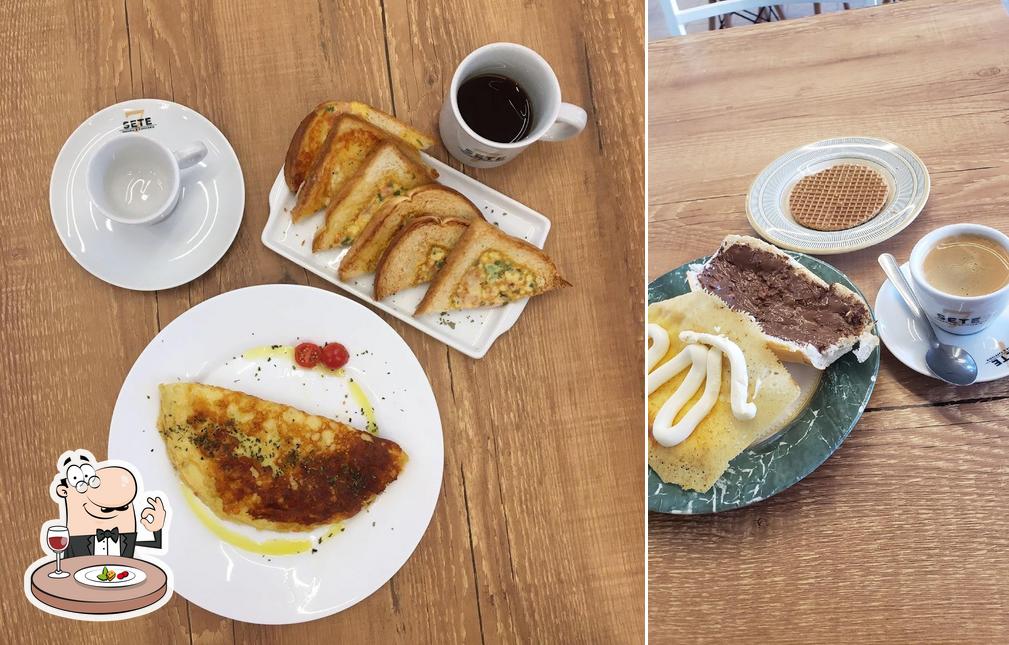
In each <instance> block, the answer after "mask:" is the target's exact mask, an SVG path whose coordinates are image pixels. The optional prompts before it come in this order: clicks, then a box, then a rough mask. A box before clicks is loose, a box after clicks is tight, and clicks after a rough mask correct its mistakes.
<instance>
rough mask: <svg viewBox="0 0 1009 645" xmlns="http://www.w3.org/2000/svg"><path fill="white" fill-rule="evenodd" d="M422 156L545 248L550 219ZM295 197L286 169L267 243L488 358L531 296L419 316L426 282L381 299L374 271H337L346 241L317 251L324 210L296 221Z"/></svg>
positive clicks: (499, 221)
mask: <svg viewBox="0 0 1009 645" xmlns="http://www.w3.org/2000/svg"><path fill="white" fill-rule="evenodd" d="M422 156H423V158H424V161H425V162H426V163H427V164H428V165H429V166H431V167H432V168H434V169H435V170H437V171H438V174H439V177H438V182H439V183H441V184H444V185H445V186H448V187H449V188H454V189H455V190H457V191H459V192H460V193H462V194H463V195H465V196H466V197H468V198H469V199H470V201H472V202H473V203H474V204H476V206H477V208H479V209H480V212H481V213H483V216H484V218H485V219H486V220H487V221H488V222H490V223H491V224H496V225H497V226H498V227H500V229H501V230H502V231H504V232H505V233H508V234H509V235H514V236H515V237H519V238H521V239H523V240H525V241H527V242H529V243H531V244H534V245H536V246H537V247H539V248H543V245H544V244H545V243H546V240H547V234H548V233H549V232H550V220H548V219H547V218H546V217H544V216H543V215H540V214H539V213H537V212H536V211H534V210H532V209H531V208H529V207H528V206H524V205H522V204H520V203H519V202H517V201H515V200H514V199H512V198H511V197H507V196H505V195H502V194H501V193H499V192H498V191H496V190H494V189H492V188H489V187H487V186H485V185H484V184H481V183H480V182H478V181H477V180H475V179H473V178H472V177H468V176H467V175H464V174H463V173H461V172H459V171H458V170H456V169H455V168H452V167H451V166H448V165H446V164H444V163H442V162H440V161H438V160H437V159H435V158H434V157H431V156H430V155H427V154H423V155H422ZM294 201H295V194H294V193H292V192H291V191H290V190H288V188H287V184H286V183H285V182H284V171H283V169H281V171H280V173H279V174H278V175H277V180H276V181H275V182H274V183H273V188H272V189H271V190H270V218H269V219H268V220H267V222H266V228H265V229H263V244H265V245H266V247H267V248H269V249H272V250H273V251H276V252H277V253H279V254H280V255H282V256H284V257H285V258H287V259H288V260H291V261H292V262H294V263H295V264H298V265H299V266H302V267H304V268H305V269H308V270H309V271H311V272H312V273H314V274H316V275H317V276H319V277H321V278H323V279H324V280H327V281H329V282H331V283H333V284H335V285H336V286H338V287H340V288H341V289H343V290H344V291H347V292H348V293H352V294H354V295H355V296H357V297H358V298H360V299H361V300H364V301H365V302H367V303H368V304H370V305H371V306H373V307H376V308H378V309H381V310H382V311H385V312H386V313H389V314H391V315H393V316H395V317H396V318H399V319H400V320H402V321H403V322H405V323H407V324H408V325H412V326H413V327H416V328H417V329H419V330H421V331H422V332H424V333H425V334H428V335H429V336H432V337H434V338H436V339H438V340H440V341H441V342H443V343H445V344H446V345H448V346H449V347H453V348H455V349H457V350H459V351H460V352H462V353H463V354H466V355H467V356H471V357H473V358H483V356H484V354H486V353H487V350H489V349H490V347H491V345H493V344H494V341H495V340H497V339H498V337H499V336H501V334H503V333H505V332H506V331H508V330H509V329H511V326H512V325H514V324H515V321H517V320H518V318H519V315H520V314H521V313H522V310H523V309H525V306H526V303H527V302H528V301H529V299H528V298H524V299H522V300H517V301H515V302H512V303H509V304H507V305H505V306H503V307H492V308H484V309H469V310H466V311H456V312H449V313H443V314H428V315H426V316H414V315H413V311H414V309H416V307H417V304H418V303H420V300H421V298H423V297H424V293H425V292H426V291H427V285H419V286H416V287H414V288H412V289H407V290H406V291H402V292H400V293H397V294H396V295H394V296H391V297H389V298H386V299H385V300H382V301H377V300H375V299H374V298H372V293H373V290H372V285H373V284H374V279H375V275H374V274H368V275H365V276H361V277H360V278H357V279H355V280H352V281H351V282H343V281H342V280H340V279H339V278H338V277H337V274H336V273H337V268H338V267H339V266H340V261H341V260H342V259H343V256H344V254H345V253H346V252H347V247H343V248H339V249H332V250H329V251H323V252H322V253H312V238H313V237H314V236H315V230H316V229H317V228H318V226H319V224H320V223H321V221H322V218H323V215H322V214H321V213H316V214H315V215H312V216H311V217H306V218H305V219H303V220H301V221H300V222H298V223H297V224H295V223H293V222H292V221H291V216H290V215H289V212H290V210H291V208H292V207H293V206H294Z"/></svg>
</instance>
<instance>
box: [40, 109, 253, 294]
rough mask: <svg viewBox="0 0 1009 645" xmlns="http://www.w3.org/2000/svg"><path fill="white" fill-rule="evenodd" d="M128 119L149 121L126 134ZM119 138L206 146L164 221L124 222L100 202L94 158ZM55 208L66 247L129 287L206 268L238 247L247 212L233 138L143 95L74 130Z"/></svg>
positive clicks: (97, 272)
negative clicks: (92, 181)
mask: <svg viewBox="0 0 1009 645" xmlns="http://www.w3.org/2000/svg"><path fill="white" fill-rule="evenodd" d="M147 119H149V121H147ZM129 120H133V121H140V120H143V122H144V127H143V128H142V129H130V130H129V131H125V132H124V131H123V128H124V126H123V122H124V121H129ZM112 137H148V138H150V139H153V140H155V141H158V142H159V143H162V144H164V145H166V146H168V147H169V148H172V149H176V148H181V147H183V146H186V145H188V144H190V143H192V142H194V141H197V140H199V141H202V142H203V143H205V144H206V146H207V156H206V157H205V158H204V159H203V161H201V162H200V163H198V164H196V165H195V166H193V167H192V168H187V169H186V170H183V171H182V192H181V196H180V197H179V203H178V205H177V206H176V207H175V210H174V211H173V212H172V214H171V215H169V216H168V218H167V219H165V220H164V221H162V222H159V223H157V224H151V225H141V224H135V225H130V224H120V223H119V222H113V221H112V220H110V219H109V218H107V217H105V216H103V215H102V214H101V213H100V212H99V211H98V210H97V209H96V208H95V207H94V204H93V203H92V201H91V197H90V195H89V194H88V189H87V182H86V176H87V168H88V164H89V162H90V161H91V155H92V153H93V152H94V150H95V149H96V148H97V147H98V146H100V145H101V144H103V143H105V142H106V141H108V140H109V139H110V138H112ZM49 209H50V211H51V212H52V217H53V224H54V225H55V226H56V232H57V233H58V234H59V236H60V240H61V241H62V242H63V246H65V247H66V249H67V251H69V252H70V255H71V256H73V258H74V260H76V261H77V263H78V264H80V265H81V266H82V267H84V268H85V269H86V270H87V271H88V272H89V273H91V274H92V275H94V276H95V277H97V278H99V279H101V280H104V281H105V282H108V283H109V284H113V285H115V286H117V287H123V288H124V289H136V290H140V291H153V290H156V289H170V288H172V287H176V286H178V285H180V284H185V283H186V282H189V281H191V280H194V279H196V278H197V277H199V276H200V275H202V274H203V273H205V272H206V271H207V270H208V269H210V267H212V266H214V265H215V264H216V263H217V261H218V260H220V259H221V257H222V256H223V255H224V253H225V251H227V250H228V247H230V246H231V242H232V241H233V240H234V239H235V234H236V233H238V226H239V224H241V223H242V213H243V212H244V210H245V180H244V179H243V178H242V168H241V166H240V165H239V164H238V157H236V156H235V151H234V150H233V149H232V148H231V144H230V143H228V140H227V139H226V138H225V137H224V135H223V134H221V131H220V130H218V129H217V128H216V127H215V126H214V124H213V123H211V122H210V121H208V120H207V119H206V118H205V117H204V116H203V115H201V114H200V113H198V112H195V111H194V110H192V109H190V108H188V107H186V106H184V105H179V104H178V103H172V102H171V101H160V100H155V99H137V100H134V101H125V102H123V103H117V104H115V105H111V106H109V107H107V108H105V109H103V110H101V111H99V112H98V113H97V114H94V115H92V116H91V117H90V118H88V120H87V121H85V122H84V123H82V124H81V125H80V126H79V127H78V128H77V129H76V130H74V132H73V134H71V135H70V138H68V139H67V141H66V143H65V144H63V149H62V150H60V154H59V156H58V157H57V158H56V163H55V165H54V166H53V174H52V178H51V179H50V182H49Z"/></svg>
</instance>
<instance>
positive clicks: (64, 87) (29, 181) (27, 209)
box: [0, 2, 189, 643]
mask: <svg viewBox="0 0 1009 645" xmlns="http://www.w3.org/2000/svg"><path fill="white" fill-rule="evenodd" d="M0 33H2V34H3V42H4V43H6V45H5V47H4V52H3V54H2V55H0V56H2V64H0V70H2V71H0V74H2V83H0V85H2V87H3V88H4V92H3V93H2V95H0V119H2V127H0V144H2V145H3V146H4V149H5V150H7V151H8V155H9V156H8V157H7V162H6V163H4V164H3V165H2V167H0V173H2V175H0V176H2V179H3V184H4V186H7V187H8V190H7V193H6V195H7V197H6V199H7V209H6V212H7V216H6V217H4V218H3V221H2V222H0V227H2V232H0V256H2V258H3V260H2V262H0V266H2V267H3V273H2V278H3V279H2V281H0V290H2V294H3V296H2V305H0V306H2V316H3V325H2V328H0V341H2V343H3V346H4V347H6V348H7V351H5V352H4V353H3V359H2V360H3V373H4V376H3V390H2V395H0V396H2V408H3V410H4V416H5V420H4V424H3V425H4V429H3V433H2V435H3V438H2V442H3V443H2V446H3V449H2V450H0V455H2V456H0V471H2V472H0V483H2V486H3V490H5V491H8V493H9V494H10V492H11V491H15V490H16V491H19V494H20V497H19V498H18V501H17V503H12V504H9V505H8V508H7V510H6V511H5V513H4V524H3V526H4V534H5V539H6V541H7V547H6V548H4V549H3V552H2V553H0V563H2V565H3V569H4V570H5V571H8V572H13V573H12V574H11V575H7V576H4V581H3V583H2V587H0V597H2V598H3V601H2V603H3V609H4V612H3V613H4V631H5V632H6V633H8V634H31V637H32V638H33V639H37V640H38V641H40V642H42V641H48V642H54V643H55V642H86V641H88V640H91V639H92V638H93V634H94V631H93V625H92V624H89V623H84V622H73V621H67V620H55V619H51V618H50V617H48V616H46V615H44V614H43V613H42V612H41V611H39V610H37V609H35V608H34V607H33V606H31V605H29V604H28V602H27V601H26V600H25V599H24V597H23V591H22V588H21V575H20V572H21V571H23V570H24V568H25V567H26V565H27V558H35V557H38V556H39V555H40V554H39V543H38V529H39V527H40V526H41V525H42V522H43V521H44V520H46V519H48V518H50V517H52V516H53V513H54V511H55V510H56V507H55V505H54V504H53V503H52V501H51V500H50V499H49V483H50V482H51V481H52V476H53V474H54V473H55V460H56V458H58V457H59V455H60V453H61V452H62V451H63V450H66V449H71V448H76V447H89V448H92V449H94V450H95V452H96V453H99V452H103V447H104V445H105V443H106V441H107V437H108V424H109V420H110V418H111V414H112V403H113V402H114V401H115V399H116V396H117V394H118V391H119V387H120V385H121V384H122V379H123V377H124V376H125V375H126V372H127V371H128V370H129V368H130V365H132V363H133V360H134V358H136V356H137V354H139V353H140V351H141V350H142V349H143V347H144V346H145V345H146V344H147V341H148V340H150V338H151V337H152V336H153V335H154V334H155V333H157V312H156V309H155V299H154V296H153V294H140V293H136V294H131V297H129V298H124V297H123V296H122V294H123V293H124V292H122V291H119V290H116V289H114V288H112V287H108V286H105V285H103V284H101V283H99V282H98V281H97V280H95V278H93V277H92V276H90V275H89V274H88V273H86V272H85V271H84V270H83V269H81V268H80V267H79V266H77V264H76V263H75V262H74V260H73V259H72V258H71V257H70V255H69V254H68V253H67V252H66V251H65V249H64V248H63V246H62V244H61V243H60V241H59V238H58V237H57V236H56V234H55V231H54V229H53V225H52V220H51V217H50V213H49V182H48V178H49V174H50V172H51V170H52V166H53V162H54V161H55V159H56V155H57V153H58V152H59V150H60V147H61V146H62V144H63V141H64V140H65V139H66V138H67V137H68V136H69V135H70V133H71V132H72V131H73V130H74V128H76V127H77V124H78V123H80V122H81V121H83V120H84V119H85V118H87V117H88V116H89V115H90V114H92V113H93V112H94V111H95V110H96V109H97V108H99V107H103V106H105V105H109V104H112V103H115V102H116V101H119V100H122V99H125V98H128V97H130V96H131V95H132V92H133V88H132V85H131V77H130V66H129V55H128V41H127V29H126V17H125V12H124V8H123V7H122V6H117V7H112V6H104V7H101V6H98V5H90V4H88V5H84V4H75V5H70V4H66V3H59V2H31V3H17V4H15V3H4V4H3V5H2V6H0ZM39 43H46V44H47V46H46V48H45V54H44V55H40V53H41V50H40V48H39ZM99 285H100V286H99ZM96 402H97V404H96ZM116 637H117V638H122V639H123V640H124V642H125V641H131V642H148V641H152V640H155V639H160V640H161V641H162V642H178V643H183V642H188V640H189V632H188V627H187V620H186V615H185V603H184V602H183V601H173V602H172V603H170V604H169V605H167V606H166V607H165V608H163V609H162V610H161V611H159V612H157V613H156V614H152V615H150V616H149V617H147V618H146V619H145V620H143V621H130V622H127V623H122V624H120V625H119V626H117V630H116Z"/></svg>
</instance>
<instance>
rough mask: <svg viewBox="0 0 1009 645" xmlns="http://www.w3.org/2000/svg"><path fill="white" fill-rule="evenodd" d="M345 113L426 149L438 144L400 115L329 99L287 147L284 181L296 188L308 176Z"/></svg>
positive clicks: (292, 188) (299, 126)
mask: <svg viewBox="0 0 1009 645" xmlns="http://www.w3.org/2000/svg"><path fill="white" fill-rule="evenodd" d="M341 114H353V115H354V116H357V117H359V118H360V119H361V120H363V121H366V122H367V123H370V124H371V125H373V126H375V127H376V128H379V129H380V130H383V131H385V132H386V133H388V134H389V135H391V136H393V137H395V138H397V139H400V140H402V141H403V142H404V143H405V144H407V145H409V146H411V147H414V148H417V149H418V150H424V149H426V148H430V147H431V146H432V145H434V140H433V139H431V137H429V136H427V135H426V134H424V133H423V132H419V131H417V130H415V129H414V128H411V127H410V126H408V125H407V124H405V123H403V122H402V121H400V120H399V119H397V118H396V117H394V116H392V115H390V114H386V113H385V112H382V111H381V110H377V109H375V108H373V107H371V106H370V105H367V104H365V103H359V102H358V101H326V102H325V103H320V104H319V105H318V106H316V108H315V109H314V110H312V111H311V112H309V113H308V115H307V116H306V117H305V118H304V119H302V120H301V123H300V124H299V125H298V129H297V130H296V131H295V132H294V137H293V138H292V139H291V144H290V146H288V148H287V158H286V160H285V162H284V181H285V182H286V183H287V187H288V188H289V189H290V190H291V192H295V191H297V190H298V188H299V187H300V186H301V183H302V182H303V181H305V178H306V177H307V176H308V171H309V170H310V169H311V167H312V164H313V163H315V160H316V158H317V157H318V155H319V152H320V151H321V150H322V147H323V145H324V144H325V141H326V137H328V136H329V131H330V129H331V128H332V127H333V124H334V123H335V122H336V119H337V117H339V116H340V115H341Z"/></svg>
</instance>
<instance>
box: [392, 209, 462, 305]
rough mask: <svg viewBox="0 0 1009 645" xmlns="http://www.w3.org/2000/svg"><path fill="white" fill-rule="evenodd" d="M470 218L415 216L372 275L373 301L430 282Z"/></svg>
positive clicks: (396, 238)
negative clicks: (373, 275)
mask: <svg viewBox="0 0 1009 645" xmlns="http://www.w3.org/2000/svg"><path fill="white" fill-rule="evenodd" d="M472 219H473V218H468V219H460V218H457V217H438V216H436V215H418V216H417V217H414V218H413V219H411V220H410V222H409V223H408V224H407V225H406V226H404V227H403V230H402V231H400V232H399V234H398V235H396V237H395V238H393V240H392V241H391V242H390V243H389V248H387V249H386V250H385V253H384V254H383V255H382V258H381V260H380V261H379V263H378V268H377V270H376V271H375V300H384V299H385V298H388V297H389V296H391V295H393V294H396V293H399V292H400V291H402V290H404V289H408V288H410V287H412V286H415V285H418V284H424V283H425V282H430V281H431V280H432V279H433V278H434V276H435V275H436V274H437V273H438V271H440V270H441V268H442V267H443V266H444V265H445V260H446V259H447V258H448V255H449V253H451V252H452V249H453V248H454V247H455V245H456V243H457V242H458V241H459V238H460V237H462V234H463V233H465V232H466V229H467V228H469V224H470V222H471V221H472Z"/></svg>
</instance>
